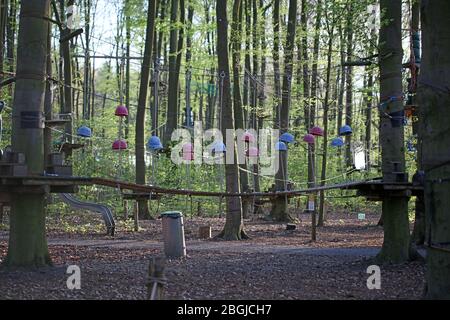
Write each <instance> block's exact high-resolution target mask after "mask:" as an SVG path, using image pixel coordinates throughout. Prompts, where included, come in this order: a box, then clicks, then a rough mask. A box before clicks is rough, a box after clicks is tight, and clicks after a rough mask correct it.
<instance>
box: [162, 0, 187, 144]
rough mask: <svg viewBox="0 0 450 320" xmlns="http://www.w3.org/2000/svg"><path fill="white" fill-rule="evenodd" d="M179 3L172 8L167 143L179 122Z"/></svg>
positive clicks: (175, 3)
mask: <svg viewBox="0 0 450 320" xmlns="http://www.w3.org/2000/svg"><path fill="white" fill-rule="evenodd" d="M178 5H179V0H172V5H171V8H170V40H169V41H170V48H169V92H168V102H167V116H166V117H167V122H166V130H165V132H164V142H166V143H167V142H169V141H170V138H171V136H172V132H173V131H174V130H175V129H176V127H177V122H178V86H179V74H178V72H177V56H178V23H177V22H178V11H179V10H178ZM183 14H184V13H183Z"/></svg>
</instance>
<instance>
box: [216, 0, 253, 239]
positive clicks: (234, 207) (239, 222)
mask: <svg viewBox="0 0 450 320" xmlns="http://www.w3.org/2000/svg"><path fill="white" fill-rule="evenodd" d="M216 15H217V58H218V68H219V74H220V75H221V76H220V77H221V79H222V80H221V81H222V83H221V90H220V91H221V92H222V94H223V95H222V96H221V97H220V99H221V106H222V108H223V109H222V110H221V112H220V113H221V114H222V121H221V122H222V134H223V136H224V137H226V132H227V130H232V131H233V132H234V129H235V128H234V121H233V119H234V112H233V103H232V99H231V83H230V61H229V54H228V17H227V0H222V1H217V2H216ZM230 119H231V120H232V121H230ZM227 143H228V145H227V148H228V150H231V149H230V148H232V149H233V150H234V152H233V159H230V161H227V162H226V163H225V183H226V191H227V192H228V193H236V192H239V172H238V171H239V170H238V165H237V150H236V142H235V139H234V133H233V140H231V141H228V140H227ZM231 160H232V161H231ZM230 162H231V163H230ZM226 210H227V213H226V222H225V227H224V229H223V231H222V233H221V234H220V235H219V236H220V237H222V238H224V239H225V240H241V239H243V238H245V237H246V235H245V232H244V224H243V219H242V205H241V199H240V198H238V197H228V198H227V199H226Z"/></svg>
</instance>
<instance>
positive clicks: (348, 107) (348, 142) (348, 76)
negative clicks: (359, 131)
mask: <svg viewBox="0 0 450 320" xmlns="http://www.w3.org/2000/svg"><path fill="white" fill-rule="evenodd" d="M354 6H355V4H354V3H353V2H352V1H349V3H348V16H347V26H346V30H345V33H346V35H347V48H346V54H347V60H349V61H350V60H352V58H353V47H354V43H353V38H354V30H353V19H354V17H355V14H354V11H355V8H354ZM352 120H353V67H352V66H348V67H347V68H346V73H345V124H346V125H348V126H350V127H351V126H352V124H353V121H352ZM345 160H346V166H347V167H352V166H353V157H352V136H351V135H348V136H346V137H345Z"/></svg>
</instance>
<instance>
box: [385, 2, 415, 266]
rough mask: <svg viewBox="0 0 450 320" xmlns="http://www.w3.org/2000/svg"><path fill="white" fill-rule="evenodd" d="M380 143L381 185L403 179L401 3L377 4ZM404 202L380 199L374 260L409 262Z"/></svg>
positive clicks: (406, 217)
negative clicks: (379, 241) (379, 238)
mask: <svg viewBox="0 0 450 320" xmlns="http://www.w3.org/2000/svg"><path fill="white" fill-rule="evenodd" d="M380 8H381V10H380V11H381V12H382V13H383V15H382V17H381V18H382V23H381V29H380V39H379V54H380V62H379V64H380V96H381V102H382V103H381V106H380V143H381V148H382V150H381V153H382V171H383V181H384V182H397V181H399V180H402V179H404V175H402V174H401V173H403V172H405V153H404V131H403V118H402V115H403V112H404V111H403V103H402V99H401V98H400V97H401V96H402V92H403V90H402V56H403V50H402V27H401V20H402V1H401V0H381V1H380ZM408 201H409V198H408V197H406V196H397V197H396V196H392V197H390V196H389V195H388V194H386V196H385V197H384V198H383V204H382V215H383V220H384V221H383V222H384V241H383V247H382V249H381V252H380V253H379V254H378V259H379V260H380V261H382V262H393V263H401V262H404V261H407V260H409V258H410V245H409V221H408Z"/></svg>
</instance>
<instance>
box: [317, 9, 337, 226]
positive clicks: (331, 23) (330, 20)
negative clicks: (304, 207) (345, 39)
mask: <svg viewBox="0 0 450 320" xmlns="http://www.w3.org/2000/svg"><path fill="white" fill-rule="evenodd" d="M336 10H337V8H334V6H333V5H331V6H329V5H328V6H326V7H325V10H324V11H325V21H326V28H327V32H328V50H327V72H326V80H325V101H324V104H323V131H324V137H323V149H322V150H323V151H322V170H321V175H320V185H321V186H324V185H325V179H326V174H327V160H328V159H327V157H328V113H329V109H330V94H331V68H332V65H331V63H332V57H333V39H334V28H335V24H336V12H335V11H336ZM330 11H331V12H330ZM330 15H331V17H330ZM324 216H325V192H324V191H321V192H320V206H319V221H318V225H319V226H323V223H324Z"/></svg>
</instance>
